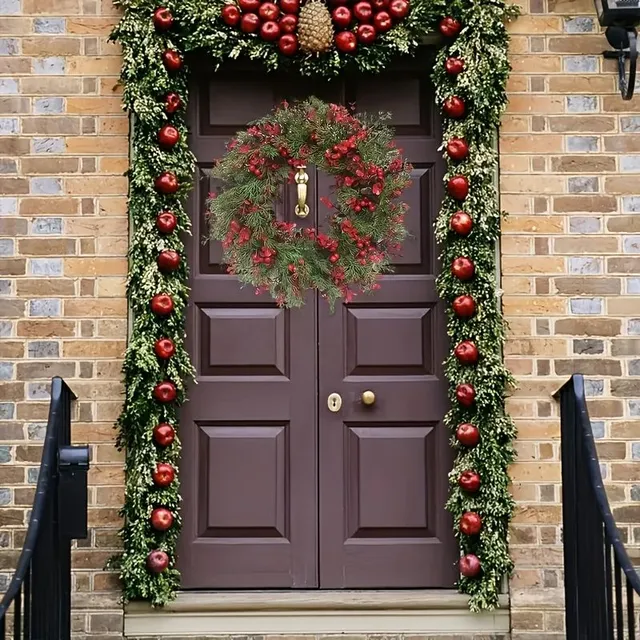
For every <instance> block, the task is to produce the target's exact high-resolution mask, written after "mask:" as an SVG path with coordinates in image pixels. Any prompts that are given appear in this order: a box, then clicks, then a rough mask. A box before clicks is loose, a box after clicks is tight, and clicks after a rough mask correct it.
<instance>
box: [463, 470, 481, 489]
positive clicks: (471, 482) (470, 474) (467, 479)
mask: <svg viewBox="0 0 640 640" xmlns="http://www.w3.org/2000/svg"><path fill="white" fill-rule="evenodd" d="M480 484H481V482H480V476H479V474H477V473H476V472H475V471H463V472H462V473H461V474H460V477H459V478H458V486H459V487H460V488H461V489H462V490H463V491H466V492H467V493H477V491H478V490H479V489H480Z"/></svg>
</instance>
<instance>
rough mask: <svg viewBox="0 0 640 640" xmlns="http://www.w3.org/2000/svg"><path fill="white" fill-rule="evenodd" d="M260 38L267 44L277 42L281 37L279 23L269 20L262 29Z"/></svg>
mask: <svg viewBox="0 0 640 640" xmlns="http://www.w3.org/2000/svg"><path fill="white" fill-rule="evenodd" d="M260 37H261V38H262V39H263V40H267V42H271V41H272V40H277V39H278V38H279V37H280V27H279V26H278V23H277V22H274V21H273V20H269V21H268V22H265V23H264V24H263V25H262V26H261V27H260Z"/></svg>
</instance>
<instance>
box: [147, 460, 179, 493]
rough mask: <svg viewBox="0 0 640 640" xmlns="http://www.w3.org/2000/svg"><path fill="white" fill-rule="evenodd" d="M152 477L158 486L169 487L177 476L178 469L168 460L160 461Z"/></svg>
mask: <svg viewBox="0 0 640 640" xmlns="http://www.w3.org/2000/svg"><path fill="white" fill-rule="evenodd" d="M152 477H153V484H155V485H156V486H157V487H168V486H169V485H170V484H171V483H172V482H173V481H174V480H175V478H176V470H175V469H174V468H173V466H172V465H170V464H169V463H168V462H158V464H157V465H156V468H155V469H154V471H153V474H152Z"/></svg>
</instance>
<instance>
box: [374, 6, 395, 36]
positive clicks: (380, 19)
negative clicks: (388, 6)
mask: <svg viewBox="0 0 640 640" xmlns="http://www.w3.org/2000/svg"><path fill="white" fill-rule="evenodd" d="M373 26H374V27H375V28H376V29H377V30H378V31H379V32H380V33H385V32H387V31H389V29H391V27H393V20H391V16H390V15H389V13H388V12H387V11H378V13H376V15H375V16H373Z"/></svg>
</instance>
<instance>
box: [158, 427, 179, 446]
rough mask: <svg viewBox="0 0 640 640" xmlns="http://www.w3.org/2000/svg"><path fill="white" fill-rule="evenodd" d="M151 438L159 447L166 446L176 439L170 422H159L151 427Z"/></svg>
mask: <svg viewBox="0 0 640 640" xmlns="http://www.w3.org/2000/svg"><path fill="white" fill-rule="evenodd" d="M153 439H154V440H155V441H156V443H157V444H159V445H160V446H161V447H168V446H169V445H170V444H171V443H172V442H173V441H174V440H175V439H176V431H175V429H174V428H173V427H172V426H171V425H170V424H168V423H166V422H161V423H160V424H157V425H156V426H155V427H154V428H153Z"/></svg>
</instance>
